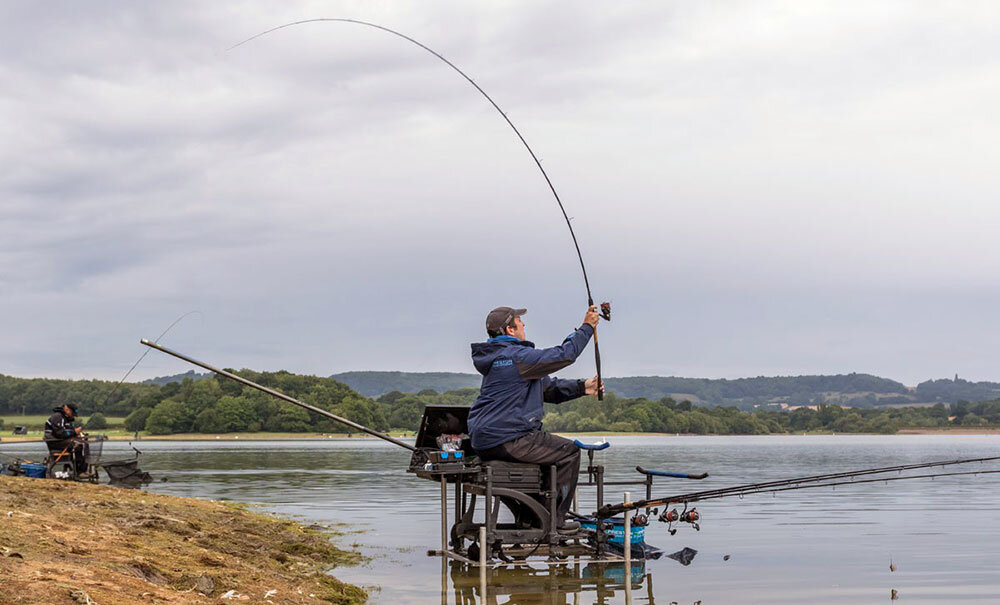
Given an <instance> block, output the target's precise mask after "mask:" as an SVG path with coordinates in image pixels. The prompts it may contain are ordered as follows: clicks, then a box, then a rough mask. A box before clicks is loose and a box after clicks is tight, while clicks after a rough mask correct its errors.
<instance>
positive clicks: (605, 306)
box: [227, 17, 611, 401]
mask: <svg viewBox="0 0 1000 605" xmlns="http://www.w3.org/2000/svg"><path fill="white" fill-rule="evenodd" d="M320 22H335V23H351V24H354V25H364V26H366V27H371V28H374V29H378V30H381V31H384V32H386V33H389V34H392V35H394V36H396V37H399V38H402V39H403V40H406V41H407V42H410V43H412V44H415V45H416V46H419V47H420V48H422V49H424V50H425V51H427V52H429V53H430V54H432V55H434V56H435V57H437V58H438V59H440V60H441V61H443V62H444V63H445V64H446V65H447V66H448V67H450V68H452V69H453V70H455V71H456V72H458V74H459V75H460V76H462V77H463V78H465V80H466V81H467V82H468V83H469V84H471V85H472V86H473V87H474V88H475V89H476V90H478V91H479V93H480V94H481V95H483V97H485V98H486V100H487V101H489V102H490V105H492V106H493V108H494V109H496V110H497V112H498V113H499V114H500V116H501V117H503V119H504V121H505V122H507V125H508V126H510V128H511V130H513V131H514V134H516V135H517V138H518V139H519V140H520V141H521V144H523V145H524V148H525V149H526V150H527V151H528V154H530V155H531V159H532V160H534V162H535V166H537V167H538V170H539V171H540V172H541V173H542V177H543V178H544V179H545V183H546V184H547V185H548V186H549V191H551V192H552V196H553V197H554V198H555V199H556V203H557V204H559V210H560V212H562V216H563V219H565V221H566V227H568V228H569V235H570V237H571V238H572V239H573V247H574V248H575V249H576V257H577V258H578V259H579V260H580V270H581V271H582V272H583V284H584V286H585V287H586V289H587V306H588V307H593V306H594V296H593V294H591V291H590V280H589V279H588V278H587V267H586V265H584V263H583V253H581V252H580V243H579V242H578V241H577V239H576V232H575V231H573V224H572V222H571V220H570V217H569V215H568V214H567V213H566V208H565V206H563V203H562V200H561V199H560V198H559V193H558V192H557V191H556V187H555V185H553V184H552V179H550V178H549V175H548V173H547V172H545V168H544V167H542V162H541V160H539V159H538V156H537V155H535V151H534V150H533V149H532V148H531V145H528V141H527V140H526V139H525V138H524V135H522V134H521V131H520V130H518V129H517V126H515V125H514V122H512V121H511V119H510V117H508V116H507V113H506V112H504V110H502V109H500V106H499V105H498V104H497V102H496V101H494V100H493V97H491V96H490V95H488V94H487V93H486V91H485V90H483V88H482V87H481V86H479V84H477V83H476V81H475V80H473V79H472V78H471V77H470V76H469V75H468V74H466V73H465V72H464V71H462V70H461V69H459V68H458V66H457V65H455V64H454V63H452V62H451V61H449V60H448V59H446V58H445V57H444V56H443V55H442V54H441V53H439V52H437V51H436V50H434V49H432V48H431V47H429V46H427V45H426V44H424V43H422V42H419V41H417V40H415V39H413V38H411V37H410V36H407V35H406V34H403V33H400V32H398V31H396V30H394V29H390V28H388V27H385V26H384V25H378V24H377V23H370V22H368V21H361V20H358V19H339V18H331V17H327V18H317V19H305V20H302V21H294V22H292V23H286V24H284V25H279V26H277V27H272V28H271V29H268V30H266V31H262V32H260V33H259V34H255V35H253V36H250V37H249V38H247V39H246V40H243V41H242V42H239V43H237V44H234V45H232V46H230V47H229V48H228V49H227V50H233V49H235V48H238V47H240V46H243V45H244V44H246V43H248V42H251V41H253V40H256V39H257V38H260V37H262V36H266V35H267V34H270V33H272V32H276V31H278V30H280V29H285V28H288V27H294V26H296V25H303V24H306V23H320ZM600 312H601V317H603V318H604V319H605V321H611V304H610V303H607V302H604V303H601V306H600ZM594 365H595V366H596V369H597V399H598V400H599V401H603V400H604V387H603V386H602V385H603V382H602V380H601V349H600V347H599V346H598V344H597V329H596V328H595V329H594Z"/></svg>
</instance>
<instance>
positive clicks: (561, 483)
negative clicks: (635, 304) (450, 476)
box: [469, 306, 603, 530]
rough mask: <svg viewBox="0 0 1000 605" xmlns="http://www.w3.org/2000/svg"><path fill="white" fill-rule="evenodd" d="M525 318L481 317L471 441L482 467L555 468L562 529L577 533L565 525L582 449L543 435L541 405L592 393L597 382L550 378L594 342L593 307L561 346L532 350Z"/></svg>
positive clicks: (501, 312) (510, 312) (514, 312)
mask: <svg viewBox="0 0 1000 605" xmlns="http://www.w3.org/2000/svg"><path fill="white" fill-rule="evenodd" d="M527 312H528V311H527V309H514V308H511V307H497V308H496V309H493V310H492V311H490V313H489V315H487V316H486V333H487V335H488V336H489V337H490V338H489V340H487V341H486V342H479V343H473V345H472V361H473V363H474V364H475V366H476V369H477V370H478V371H479V373H480V374H482V375H483V384H482V387H480V390H479V397H478V398H477V399H476V402H475V403H474V404H473V405H472V409H471V410H469V436H470V437H471V439H472V447H473V448H474V449H475V450H476V451H477V452H478V453H479V457H480V458H481V459H483V460H506V461H509V462H525V463H529V464H539V465H542V466H543V467H548V466H549V465H552V464H554V465H556V485H557V488H558V491H559V498H558V513H559V519H560V520H561V522H560V526H559V527H560V529H563V530H575V529H578V528H579V524H578V523H576V522H573V521H566V520H565V519H566V513H568V512H569V509H570V506H571V505H572V503H573V494H574V493H575V492H576V483H577V479H578V478H579V474H580V450H579V449H578V448H577V447H576V445H574V444H573V442H572V441H570V440H568V439H563V438H562V437H558V436H556V435H553V434H551V433H547V432H545V431H544V430H542V415H543V414H544V410H543V408H542V403H543V402H545V403H562V402H564V401H569V400H570V399H576V398H577V397H581V396H583V395H596V394H597V386H598V385H597V377H596V376H595V377H594V378H591V379H589V380H565V379H560V378H552V377H550V376H549V374H551V373H553V372H557V371H559V370H561V369H563V368H565V367H567V366H569V365H570V364H572V363H573V362H574V361H576V358H577V357H579V356H580V354H581V353H582V352H583V349H584V348H585V347H586V346H587V342H589V341H590V338H591V337H592V336H593V335H594V329H595V328H597V322H598V319H599V317H600V316H599V315H598V313H597V307H593V306H592V307H590V308H589V309H588V310H587V314H586V316H585V317H584V320H583V324H582V325H581V326H580V327H579V328H577V329H576V330H574V331H573V332H572V333H571V334H570V335H569V336H567V337H566V340H564V341H563V343H562V344H561V345H559V346H557V347H551V348H548V349H536V348H535V345H534V343H532V342H529V341H528V340H526V339H525V333H524V322H523V321H522V320H521V316H523V315H524V314H525V313H527ZM602 386H603V385H602ZM514 512H515V515H516V514H517V512H518V511H514Z"/></svg>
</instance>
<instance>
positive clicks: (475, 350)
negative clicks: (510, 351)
mask: <svg viewBox="0 0 1000 605" xmlns="http://www.w3.org/2000/svg"><path fill="white" fill-rule="evenodd" d="M517 346H521V347H531V348H532V349H533V348H535V343H533V342H530V341H527V340H517V339H516V338H510V337H500V338H491V339H489V340H487V341H486V342H474V343H472V364H473V365H474V366H476V371H477V372H479V373H480V374H482V375H483V376H485V375H486V373H487V372H489V371H490V367H491V366H492V365H493V361H494V360H495V359H496V358H497V357H499V356H500V354H501V352H502V351H503V350H504V349H506V348H508V347H517Z"/></svg>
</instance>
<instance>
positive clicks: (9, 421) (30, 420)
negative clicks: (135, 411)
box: [0, 414, 125, 433]
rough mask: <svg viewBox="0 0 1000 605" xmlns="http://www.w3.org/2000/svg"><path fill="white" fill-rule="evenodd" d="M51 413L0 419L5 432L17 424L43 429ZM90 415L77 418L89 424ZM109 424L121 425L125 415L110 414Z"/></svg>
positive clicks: (82, 422)
mask: <svg viewBox="0 0 1000 605" xmlns="http://www.w3.org/2000/svg"><path fill="white" fill-rule="evenodd" d="M50 415H51V414H35V415H32V414H28V415H26V416H21V415H20V414H11V415H7V416H0V420H3V432H4V433H10V431H12V430H14V427H15V426H26V427H28V430H29V431H31V430H39V431H40V430H42V429H43V428H44V427H45V421H46V420H48V419H49V416H50ZM88 418H89V416H81V417H79V418H77V422H79V423H80V424H87V419H88ZM107 418H108V425H109V426H121V425H122V424H123V423H124V422H125V417H124V416H108V417H107Z"/></svg>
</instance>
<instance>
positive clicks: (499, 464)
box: [482, 460, 542, 492]
mask: <svg viewBox="0 0 1000 605" xmlns="http://www.w3.org/2000/svg"><path fill="white" fill-rule="evenodd" d="M482 466H483V469H486V468H487V467H488V468H490V469H493V486H494V487H505V488H508V489H516V490H518V491H522V492H537V491H539V490H541V489H542V467H540V466H539V465H537V464H525V463H523V462H503V461H500V460H490V461H488V462H483V463H482ZM482 480H483V483H485V482H486V475H485V473H484V474H483V475H482Z"/></svg>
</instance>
